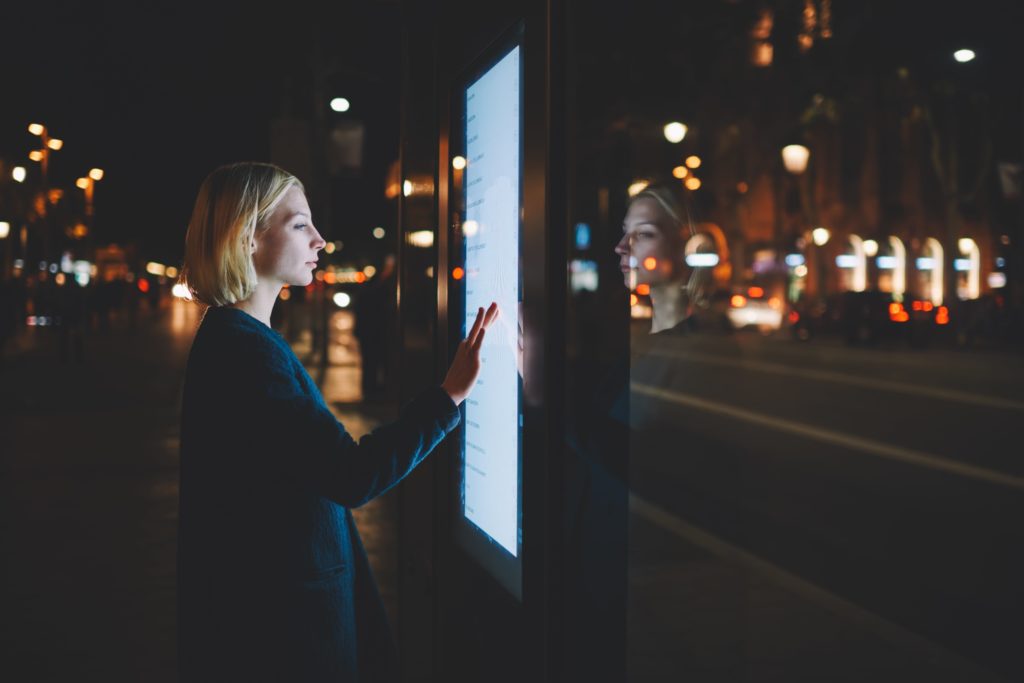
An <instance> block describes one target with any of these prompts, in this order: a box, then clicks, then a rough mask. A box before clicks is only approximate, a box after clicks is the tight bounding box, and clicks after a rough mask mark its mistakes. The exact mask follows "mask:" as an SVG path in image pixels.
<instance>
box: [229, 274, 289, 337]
mask: <svg viewBox="0 0 1024 683" xmlns="http://www.w3.org/2000/svg"><path fill="white" fill-rule="evenodd" d="M280 293H281V283H279V282H278V283H271V282H264V281H260V282H258V283H257V284H256V289H255V290H253V293H252V294H250V295H249V298H248V299H245V300H244V301H236V302H235V303H233V304H231V307H232V308H237V309H238V310H240V311H245V312H246V313H248V314H249V315H251V316H252V317H254V318H256V319H257V320H259V321H260V322H261V323H263V324H264V325H266V326H267V327H270V313H271V311H273V310H274V304H275V303H276V302H277V297H278V295H279V294H280Z"/></svg>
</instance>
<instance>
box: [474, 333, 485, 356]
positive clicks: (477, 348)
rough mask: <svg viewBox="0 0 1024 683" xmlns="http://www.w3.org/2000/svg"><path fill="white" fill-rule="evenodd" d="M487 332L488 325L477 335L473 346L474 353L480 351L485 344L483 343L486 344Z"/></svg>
mask: <svg viewBox="0 0 1024 683" xmlns="http://www.w3.org/2000/svg"><path fill="white" fill-rule="evenodd" d="M485 334H487V328H486V327H485V328H483V329H481V330H480V333H479V334H477V335H476V341H475V342H473V346H472V350H473V353H475V354H478V353H480V347H481V346H483V344H484V335H485Z"/></svg>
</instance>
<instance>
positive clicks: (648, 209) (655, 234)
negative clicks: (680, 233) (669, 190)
mask: <svg viewBox="0 0 1024 683" xmlns="http://www.w3.org/2000/svg"><path fill="white" fill-rule="evenodd" d="M671 222H672V221H671V218H670V217H669V216H667V215H666V214H665V211H664V209H662V208H661V205H660V204H658V202H657V200H655V199H652V198H650V197H641V198H639V199H636V200H634V201H633V202H631V203H630V205H629V209H628V210H627V211H626V217H625V218H623V220H622V239H621V240H619V243H618V244H616V245H615V253H616V254H618V255H619V268H620V269H621V270H622V278H623V282H624V283H625V285H626V287H629V288H630V289H635V288H636V287H637V285H642V284H646V285H656V284H660V283H663V282H668V281H670V280H672V279H673V274H674V270H675V265H674V264H675V260H674V259H675V257H676V255H674V254H672V253H671V244H670V240H669V239H668V238H667V237H666V234H665V231H664V229H663V227H662V226H668V225H671Z"/></svg>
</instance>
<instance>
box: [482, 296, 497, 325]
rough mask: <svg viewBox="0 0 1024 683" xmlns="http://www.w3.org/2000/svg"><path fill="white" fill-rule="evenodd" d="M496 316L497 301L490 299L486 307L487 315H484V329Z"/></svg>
mask: <svg viewBox="0 0 1024 683" xmlns="http://www.w3.org/2000/svg"><path fill="white" fill-rule="evenodd" d="M497 317H498V302H497V301H492V302H491V305H490V306H489V307H488V308H487V315H485V316H484V329H487V328H488V327H490V326H491V323H493V322H494V320H495V319H496V318H497Z"/></svg>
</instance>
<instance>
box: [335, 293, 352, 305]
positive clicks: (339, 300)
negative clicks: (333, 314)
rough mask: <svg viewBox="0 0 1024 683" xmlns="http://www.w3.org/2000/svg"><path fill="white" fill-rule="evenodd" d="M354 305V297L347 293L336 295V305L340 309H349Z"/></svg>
mask: <svg viewBox="0 0 1024 683" xmlns="http://www.w3.org/2000/svg"><path fill="white" fill-rule="evenodd" d="M351 303H352V297H350V296H349V295H348V294H346V293H345V292H338V293H337V294H335V295H334V305H335V306H337V307H338V308H348V306H349V304H351Z"/></svg>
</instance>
